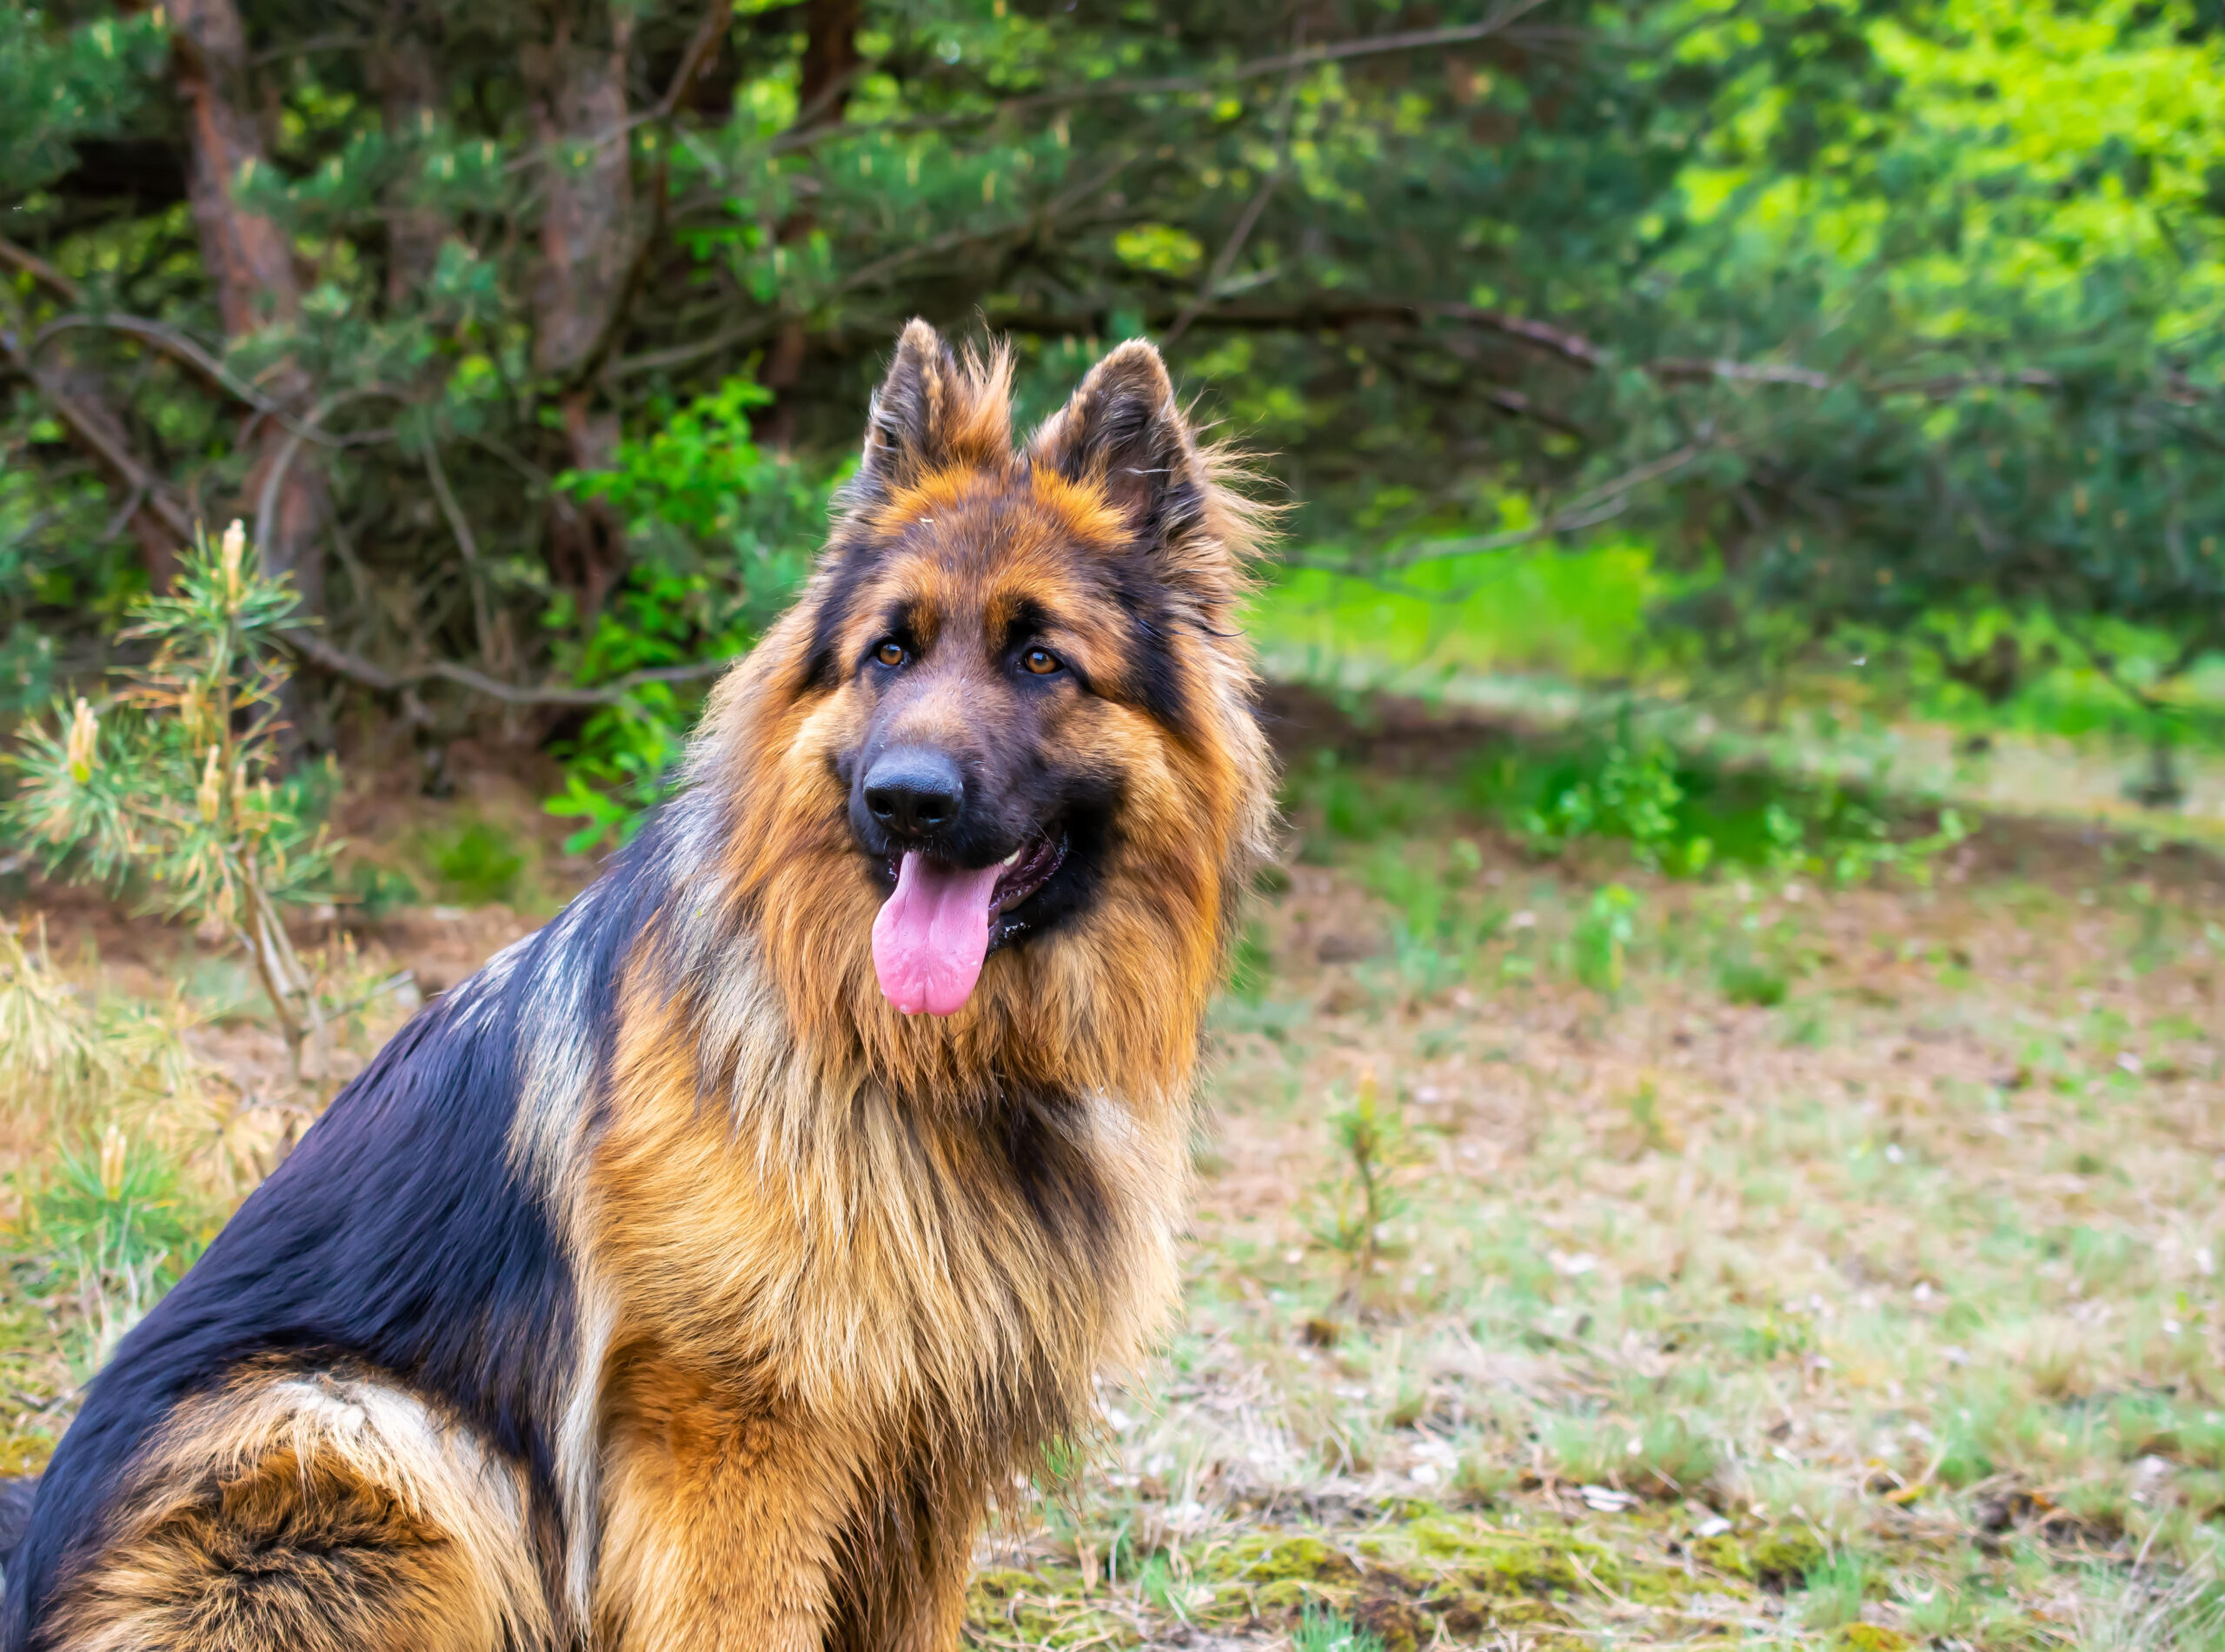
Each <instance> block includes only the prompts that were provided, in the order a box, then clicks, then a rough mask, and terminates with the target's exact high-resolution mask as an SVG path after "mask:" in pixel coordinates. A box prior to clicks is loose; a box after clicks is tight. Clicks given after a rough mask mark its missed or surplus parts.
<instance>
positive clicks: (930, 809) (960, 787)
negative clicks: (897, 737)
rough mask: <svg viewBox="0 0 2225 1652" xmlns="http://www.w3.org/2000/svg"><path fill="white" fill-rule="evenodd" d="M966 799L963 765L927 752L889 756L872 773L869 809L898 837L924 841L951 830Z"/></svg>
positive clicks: (904, 749)
mask: <svg viewBox="0 0 2225 1652" xmlns="http://www.w3.org/2000/svg"><path fill="white" fill-rule="evenodd" d="M965 799H966V781H965V779H964V777H963V776H961V775H960V773H959V772H958V765H957V764H955V763H953V762H952V761H951V760H950V759H948V758H947V757H945V756H944V755H943V754H942V753H940V752H933V751H929V750H927V748H925V747H924V746H898V747H897V748H896V749H895V750H894V751H893V752H884V753H881V754H880V757H878V758H876V759H875V760H873V767H872V768H870V769H868V770H867V772H866V807H867V808H868V809H870V810H872V811H873V819H876V820H878V821H880V823H881V825H882V826H886V827H887V828H888V830H889V831H890V832H892V833H895V834H896V835H897V836H898V837H901V838H917V837H921V836H924V835H925V834H927V833H930V832H935V831H939V830H940V829H941V828H942V827H944V826H948V825H950V824H951V823H952V822H953V821H954V820H956V819H958V806H959V805H960V803H962V802H964V801H965Z"/></svg>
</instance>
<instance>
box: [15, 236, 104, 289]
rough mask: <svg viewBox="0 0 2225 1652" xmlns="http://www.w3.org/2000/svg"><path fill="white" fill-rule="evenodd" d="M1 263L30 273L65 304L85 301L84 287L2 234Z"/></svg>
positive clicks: (24, 272)
mask: <svg viewBox="0 0 2225 1652" xmlns="http://www.w3.org/2000/svg"><path fill="white" fill-rule="evenodd" d="M0 264H5V265H7V266H8V268H9V269H13V270H17V271H18V272H20V273H21V274H23V275H29V276H30V278H31V279H32V280H33V281H35V282H37V283H38V284H39V285H40V286H42V287H43V288H45V289H46V290H47V291H49V292H50V293H52V294H53V295H55V296H56V298H58V299H60V300H61V301H62V302H63V303H65V304H82V303H83V302H84V289H83V288H81V287H79V286H78V285H77V283H76V282H74V281H72V280H70V277H69V276H67V275H63V273H62V272H61V271H60V270H58V269H56V268H55V267H54V266H53V265H52V264H50V263H49V262H46V260H45V259H43V258H42V257H40V256H39V255H37V253H35V252H33V251H32V250H31V249H30V248H28V247H18V246H17V244H16V243H15V242H12V241H10V240H9V239H7V237H5V236H0Z"/></svg>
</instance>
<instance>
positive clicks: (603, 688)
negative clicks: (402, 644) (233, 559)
mask: <svg viewBox="0 0 2225 1652" xmlns="http://www.w3.org/2000/svg"><path fill="white" fill-rule="evenodd" d="M285 638H286V641H287V642H288V644H289V646H291V647H293V648H294V649H295V650H296V652H297V653H299V654H301V656H302V658H303V659H305V660H309V661H310V662H311V663H312V664H314V665H315V666H317V667H319V668H321V669H322V670H324V671H327V672H329V673H331V674H332V675H334V676H335V677H343V678H345V679H347V680H349V682H353V683H360V684H361V685H362V687H366V688H374V689H376V690H378V691H379V692H380V693H400V692H401V691H402V690H403V689H406V688H410V687H415V686H416V685H417V684H419V683H422V682H433V681H440V682H449V683H454V684H455V686H456V687H459V688H468V689H469V690H470V691H471V692H472V693H475V694H484V695H485V696H487V698H488V699H489V700H501V702H502V703H503V704H504V705H507V706H610V705H615V704H616V703H617V702H618V701H619V700H623V699H624V698H625V697H626V696H627V695H628V694H629V693H633V691H634V689H636V688H641V687H646V686H647V685H648V684H650V683H681V682H699V681H701V680H702V679H704V678H706V677H714V676H716V675H718V674H719V673H721V672H722V671H724V670H725V669H726V668H727V667H728V666H731V665H732V664H733V663H734V661H733V660H697V661H695V662H694V663H693V664H690V665H685V666H658V667H653V668H652V669H650V670H648V671H634V672H628V673H627V674H626V675H624V676H623V677H618V678H614V679H613V680H611V681H609V682H607V683H601V684H599V685H597V686H596V687H592V688H581V687H573V686H572V685H570V684H568V683H545V684H540V685H535V684H529V683H509V682H504V681H502V680H501V679H500V678H497V677H490V676H488V674H487V673H485V672H483V671H475V670H473V669H472V668H471V667H469V666H461V665H458V664H456V663H455V661H454V660H429V661H428V662H427V663H425V664H423V665H420V666H411V667H405V668H404V669H402V670H400V671H389V670H388V669H387V668H386V667H383V666H379V665H375V664H373V663H372V662H371V661H370V660H365V659H363V658H362V657H361V656H360V655H356V654H349V652H348V651H347V650H345V649H344V648H339V647H335V646H334V645H333V644H331V643H329V642H327V641H326V640H324V639H323V638H322V637H321V636H319V635H317V634H315V632H314V631H310V630H308V629H307V628H305V627H296V629H294V630H291V631H289V632H287V633H286V634H285Z"/></svg>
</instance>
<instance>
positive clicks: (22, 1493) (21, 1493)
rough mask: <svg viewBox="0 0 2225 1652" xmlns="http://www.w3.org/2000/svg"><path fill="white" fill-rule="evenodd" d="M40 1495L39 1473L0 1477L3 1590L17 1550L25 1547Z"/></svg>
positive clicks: (0, 1554) (0, 1550) (0, 1565)
mask: <svg viewBox="0 0 2225 1652" xmlns="http://www.w3.org/2000/svg"><path fill="white" fill-rule="evenodd" d="M37 1495H38V1476H37V1475H35V1474H27V1475H24V1476H22V1477H20V1478H18V1479H14V1480H0V1589H4V1588H5V1587H6V1574H7V1573H8V1571H9V1570H10V1569H11V1568H12V1567H13V1566H14V1565H15V1563H16V1550H17V1549H19V1548H21V1547H22V1546H23V1534H24V1533H25V1532H26V1531H28V1530H30V1524H31V1499H32V1498H33V1497H35V1496H37Z"/></svg>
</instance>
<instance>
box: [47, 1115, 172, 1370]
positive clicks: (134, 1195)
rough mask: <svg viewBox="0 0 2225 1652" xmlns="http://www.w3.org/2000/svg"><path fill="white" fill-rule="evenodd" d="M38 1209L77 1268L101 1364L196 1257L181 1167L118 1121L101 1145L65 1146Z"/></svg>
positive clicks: (81, 1302) (89, 1336)
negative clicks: (182, 1198)
mask: <svg viewBox="0 0 2225 1652" xmlns="http://www.w3.org/2000/svg"><path fill="white" fill-rule="evenodd" d="M30 1214H31V1218H32V1222H33V1224H34V1226H35V1228H36V1230H37V1235H38V1237H40V1238H41V1239H42V1240H43V1241H44V1242H45V1244H48V1245H49V1246H50V1247H51V1248H52V1250H53V1251H54V1253H55V1255H56V1257H57V1258H58V1259H59V1260H60V1261H61V1263H62V1264H63V1266H64V1267H65V1268H66V1269H68V1270H70V1271H73V1272H74V1273H75V1274H76V1286H77V1301H78V1307H79V1310H81V1312H82V1313H83V1324H84V1337H85V1343H84V1347H83V1369H84V1370H86V1371H87V1372H90V1371H92V1370H97V1369H98V1368H99V1367H100V1366H101V1365H102V1364H103V1363H106V1361H107V1359H108V1357H109V1356H110V1354H111V1353H113V1352H114V1351H115V1350H116V1343H118V1342H120V1341H122V1340H123V1337H124V1334H125V1333H126V1332H127V1331H129V1330H130V1329H131V1327H132V1326H134V1325H136V1324H138V1323H139V1321H140V1320H141V1319H142V1318H143V1317H145V1315H146V1312H147V1310H149V1308H151V1307H153V1306H154V1305H155V1304H156V1302H157V1301H158V1300H160V1299H161V1297H162V1295H163V1292H164V1291H165V1290H169V1287H170V1286H171V1285H172V1284H176V1282H177V1279H178V1278H179V1277H180V1276H181V1275H183V1273H184V1271H185V1270H186V1267H187V1265H188V1264H189V1263H190V1262H191V1261H192V1259H193V1257H192V1252H193V1251H194V1249H195V1243H194V1237H193V1234H192V1232H191V1231H190V1229H189V1226H188V1224H187V1223H186V1221H185V1219H184V1217H183V1214H182V1206H181V1202H180V1197H179V1192H178V1178H177V1171H176V1166H175V1165H173V1164H171V1163H170V1162H169V1159H168V1158H165V1157H164V1156H163V1154H162V1153H160V1152H159V1151H156V1149H155V1148H154V1147H153V1146H152V1145H151V1144H148V1143H145V1142H135V1141H133V1140H132V1139H131V1138H130V1137H129V1136H128V1135H127V1134H126V1133H125V1132H124V1131H123V1128H122V1127H121V1126H120V1125H113V1124H112V1125H110V1126H109V1127H108V1129H107V1130H106V1131H104V1132H103V1135H102V1137H101V1138H100V1141H99V1144H98V1145H97V1146H96V1147H90V1148H86V1149H81V1150H76V1151H72V1150H70V1149H64V1150H63V1153H62V1155H61V1163H60V1164H59V1165H58V1167H57V1168H56V1172H55V1177H54V1179H53V1181H52V1182H51V1183H50V1184H49V1185H47V1186H46V1187H45V1188H43V1190H41V1191H39V1192H38V1193H37V1195H36V1196H35V1197H34V1198H32V1200H31V1201H30Z"/></svg>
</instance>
